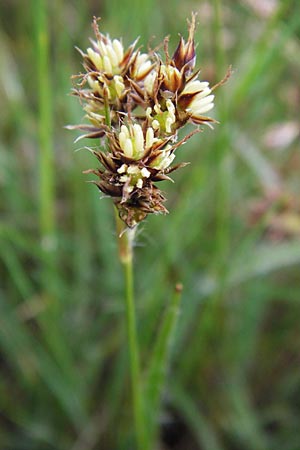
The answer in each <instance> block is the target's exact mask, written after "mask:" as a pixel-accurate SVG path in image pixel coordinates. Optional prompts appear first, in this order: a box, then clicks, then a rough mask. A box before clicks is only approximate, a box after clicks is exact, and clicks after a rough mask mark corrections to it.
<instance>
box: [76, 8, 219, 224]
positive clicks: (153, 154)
mask: <svg viewBox="0 0 300 450" xmlns="http://www.w3.org/2000/svg"><path fill="white" fill-rule="evenodd" d="M93 29H94V33H95V37H96V39H95V40H92V41H91V47H89V48H88V49H87V51H86V53H84V52H82V51H81V50H80V53H81V55H82V57H83V67H84V69H85V73H84V74H81V75H79V76H76V77H75V79H76V80H77V83H76V84H75V86H74V90H73V94H74V95H76V96H78V97H79V98H80V99H81V100H82V102H83V103H84V110H85V112H86V118H87V119H88V121H89V122H90V123H89V124H88V125H76V126H69V127H68V128H71V129H80V130H82V131H84V134H83V135H82V136H80V138H83V137H89V138H100V144H101V143H102V146H103V148H106V150H104V149H100V148H99V149H98V150H91V151H92V153H93V154H94V155H95V157H96V158H97V159H98V161H99V163H100V165H101V166H100V167H99V168H98V169H92V170H88V171H86V173H93V174H95V175H96V176H97V177H98V180H96V181H93V182H94V183H95V184H96V185H97V187H98V188H99V189H100V191H102V192H103V193H104V194H106V195H108V196H110V197H111V198H112V199H113V202H114V204H115V205H116V207H117V209H118V211H119V215H120V218H121V219H122V220H123V221H124V222H125V223H126V224H127V226H128V227H134V226H136V225H137V224H138V223H139V222H140V221H142V220H143V219H145V217H146V216H147V215H148V214H150V213H155V214H156V213H166V212H168V211H167V209H166V208H165V206H164V202H165V200H166V199H165V197H164V195H163V194H162V192H161V191H160V190H159V189H158V187H157V186H156V183H157V182H159V181H163V180H171V178H170V177H169V174H170V173H171V172H172V171H174V170H176V169H178V168H179V167H183V166H185V165H186V163H181V164H177V165H172V163H173V161H174V159H175V150H176V149H177V148H179V147H180V146H182V145H183V144H184V143H185V142H186V141H187V140H188V139H189V138H190V137H191V136H192V135H193V134H195V133H196V132H199V131H200V129H199V128H196V129H195V130H194V131H193V132H192V133H189V134H187V135H186V136H185V137H184V138H183V139H181V140H180V141H179V140H178V135H177V132H178V130H179V129H180V128H182V127H184V125H185V124H186V123H187V122H192V123H193V124H195V125H200V124H203V123H208V124H209V123H213V122H215V120H214V119H213V118H211V117H207V116H205V115H204V114H205V113H207V112H208V111H210V110H211V109H212V108H213V106H214V103H213V100H214V95H212V93H211V92H212V90H213V88H210V86H209V83H208V82H207V81H202V80H200V79H199V78H198V77H199V71H196V72H194V67H195V62H196V55H195V45H194V33H195V15H192V20H191V23H190V25H189V36H188V40H187V42H185V41H184V39H183V37H180V40H179V44H178V46H177V48H176V50H175V52H174V54H173V56H172V58H170V57H169V52H168V40H167V39H165V46H164V49H165V60H163V59H162V58H161V57H160V56H159V55H158V54H157V53H155V52H154V51H150V52H148V53H141V51H140V49H136V44H137V41H135V42H134V43H133V44H131V45H130V46H129V47H128V48H127V49H126V50H125V49H124V47H123V43H122V40H119V39H113V40H111V38H110V37H109V36H108V35H106V36H105V35H103V34H102V33H101V32H100V31H99V27H98V22H97V19H95V18H94V21H93ZM224 81H226V79H224V80H222V82H220V83H219V84H218V85H220V84H222V83H223V82H224ZM218 85H217V86H218ZM104 139H105V141H106V145H104Z"/></svg>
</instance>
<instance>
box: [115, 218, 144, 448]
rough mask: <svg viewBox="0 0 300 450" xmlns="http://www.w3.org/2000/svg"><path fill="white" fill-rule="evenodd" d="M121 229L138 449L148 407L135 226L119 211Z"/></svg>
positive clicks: (121, 255)
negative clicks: (136, 297)
mask: <svg viewBox="0 0 300 450" xmlns="http://www.w3.org/2000/svg"><path fill="white" fill-rule="evenodd" d="M116 223H117V231H118V233H119V234H118V241H119V242H118V243H119V255H120V261H121V263H122V265H123V269H124V281H125V301H126V327H127V337H128V347H129V364H130V378H131V392H132V406H133V415H134V424H135V434H136V442H137V448H138V450H149V442H148V439H147V434H146V425H145V410H144V399H143V390H142V380H141V369H140V356H139V347H138V336H137V326H136V313H135V305H134V282H133V241H134V234H135V229H130V228H127V227H126V226H125V224H124V223H123V222H122V221H121V219H120V218H119V216H118V214H117V213H116Z"/></svg>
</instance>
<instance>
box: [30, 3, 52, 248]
mask: <svg viewBox="0 0 300 450" xmlns="http://www.w3.org/2000/svg"><path fill="white" fill-rule="evenodd" d="M33 10H34V19H35V39H36V60H37V76H38V111H39V112H38V114H39V127H38V133H39V147H40V161H39V164H40V167H39V171H40V183H39V184H40V188H39V192H40V230H41V236H42V242H43V244H44V245H45V248H46V249H49V250H51V249H52V244H53V238H54V228H55V219H54V210H55V208H54V177H53V170H54V169H53V148H52V138H51V136H52V119H53V117H52V102H51V86H50V76H49V73H50V71H49V36H48V19H47V14H48V7H47V2H45V0H38V1H37V2H34V8H33Z"/></svg>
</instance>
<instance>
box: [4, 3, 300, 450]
mask: <svg viewBox="0 0 300 450" xmlns="http://www.w3.org/2000/svg"><path fill="white" fill-rule="evenodd" d="M0 8H1V9H0V11H1V16H0V17H1V19H0V23H1V29H0V61H1V64H0V94H1V109H0V119H1V120H0V130H1V138H0V187H1V197H0V210H1V219H0V274H1V284H0V357H1V359H0V364H1V366H0V367H1V375H0V448H1V450H25V449H26V450H27V449H28V450H29V449H30V450H92V449H99V450H100V449H101V450H102V449H103V450H115V449H117V450H129V449H130V450H131V449H132V435H131V431H130V426H129V424H130V422H131V413H130V407H129V404H130V396H129V392H128V391H129V381H128V365H127V351H126V344H125V342H126V340H125V327H124V303H123V286H122V273H121V268H120V266H119V263H118V259H117V249H116V243H115V232H114V218H113V211H112V207H111V203H110V201H109V200H107V199H103V200H101V201H100V200H99V193H98V192H97V190H96V189H95V188H94V187H93V186H91V185H89V184H87V183H85V181H86V180H87V176H86V175H82V170H84V169H87V168H90V167H95V161H94V159H93V158H92V156H91V155H90V154H89V153H88V152H84V151H79V152H77V153H74V150H75V149H78V148H79V145H78V144H76V145H74V144H73V139H74V138H75V136H74V133H73V135H72V133H70V132H68V131H66V130H64V129H63V126H64V125H65V124H69V123H72V124H77V123H80V122H81V119H82V115H83V113H82V110H81V108H80V105H78V103H77V101H76V99H74V98H72V97H70V96H68V92H69V90H70V86H71V83H70V75H71V74H75V73H78V72H79V71H80V70H81V66H80V56H79V55H78V54H77V53H76V51H75V49H74V46H75V45H77V46H79V47H81V48H83V49H85V48H86V47H87V46H88V37H89V36H91V28H90V23H91V19H92V16H93V15H96V16H101V17H102V21H101V29H102V31H103V32H104V33H106V32H109V34H110V35H111V36H112V37H123V41H124V44H125V45H128V44H130V43H131V42H132V41H133V40H134V39H135V38H136V36H137V35H140V42H141V43H142V44H144V45H147V43H149V42H151V43H154V44H155V45H156V44H157V43H159V42H161V40H162V39H163V37H164V36H165V35H170V47H171V49H174V48H175V45H176V43H177V40H178V33H182V34H183V35H185V36H186V18H188V17H190V13H191V11H198V22H199V25H198V27H197V32H196V41H197V42H198V47H197V54H198V59H197V65H198V66H199V67H201V68H202V75H201V76H202V79H209V80H210V81H211V82H212V83H213V82H216V81H218V80H219V79H220V78H221V77H222V76H223V75H224V74H225V72H226V68H227V66H228V65H229V64H232V66H233V68H234V74H233V76H232V77H231V80H230V82H229V83H228V84H227V85H226V86H224V87H222V88H221V89H220V90H218V91H217V92H216V105H217V106H216V108H215V112H214V115H215V117H216V118H217V119H218V120H219V121H220V125H217V126H215V130H214V131H211V130H209V129H206V130H205V133H203V134H202V135H200V136H196V137H194V138H193V139H192V140H191V141H190V142H189V143H188V144H187V145H185V146H184V147H183V148H182V149H180V150H179V151H178V153H177V155H178V156H177V158H178V160H181V161H191V162H192V164H190V166H188V167H187V168H184V169H182V170H181V171H178V172H176V174H175V175H174V180H175V184H174V185H172V184H171V183H164V185H162V187H163V189H164V191H165V192H166V194H167V197H168V203H167V207H168V209H169V210H170V214H169V215H168V216H166V217H157V216H153V217H149V218H148V219H147V221H146V222H145V224H143V226H142V227H141V229H140V233H139V236H138V246H137V248H136V256H135V262H136V264H135V277H136V296H137V309H138V323H139V330H138V331H139V336H140V340H141V347H142V360H143V364H144V366H145V367H146V366H147V361H148V360H149V355H150V352H151V347H152V343H153V339H154V338H155V336H156V335H157V330H158V325H159V323H160V321H161V318H162V316H163V313H164V311H165V309H166V305H167V304H168V302H169V301H170V298H171V296H172V291H173V289H174V285H175V283H176V282H178V281H180V282H182V283H183V285H184V291H183V298H182V306H181V313H180V317H179V321H178V327H177V330H176V336H174V340H173V355H172V364H171V367H170V369H169V372H168V382H167V386H166V388H165V390H164V394H163V405H162V408H161V410H160V411H157V420H159V421H160V423H161V443H160V446H159V447H157V449H158V448H159V449H160V450H167V449H177V450H200V449H201V450H235V449H241V448H242V449H243V450H248V449H249V450H266V449H270V450H277V449H278V450H283V449H284V450H299V448H300V447H299V446H300V443H299V442H300V436H299V435H300V433H299V419H300V403H299V398H300V375H299V373H300V372H299V366H300V354H299V351H300V330H299V314H300V274H299V264H300V241H299V235H300V225H299V222H300V205H299V188H300V186H299V169H300V157H299V116H300V114H299V100H300V87H299V75H300V64H299V61H300V42H299V38H300V5H299V2H298V1H296V0H294V1H293V0H282V1H277V2H276V1H271V0H269V1H267V0H264V1H263V2H262V1H260V2H256V1H254V0H244V1H234V0H232V1H231V0H224V1H221V0H219V1H218V0H215V1H211V2H207V1H198V2H196V1H194V0H190V1H184V2H176V1H174V0H165V1H164V2H158V1H155V0H143V1H142V2H140V1H136V0H134V1H128V0H122V1H117V0H110V1H104V0H103V1H100V0H99V1H98V2H95V1H92V0H89V1H86V2H83V1H79V0H68V1H62V0H54V1H52V2H47V1H46V0H35V1H31V2H25V1H21V2H17V1H16V0H12V1H5V0H3V1H2V2H1V5H0ZM153 36H155V37H153ZM154 44H153V46H154ZM85 144H86V145H93V144H94V142H90V141H86V142H84V143H83V144H80V145H85ZM254 219H255V220H254ZM157 449H153V450H157Z"/></svg>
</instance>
